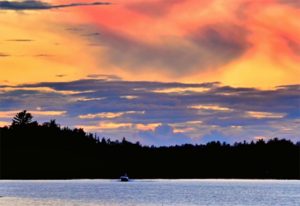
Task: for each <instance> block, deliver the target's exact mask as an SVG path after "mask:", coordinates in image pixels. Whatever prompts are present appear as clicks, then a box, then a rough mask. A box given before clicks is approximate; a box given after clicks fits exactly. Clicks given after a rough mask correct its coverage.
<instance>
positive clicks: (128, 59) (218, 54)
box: [93, 23, 251, 77]
mask: <svg viewBox="0 0 300 206" xmlns="http://www.w3.org/2000/svg"><path fill="white" fill-rule="evenodd" d="M99 31H100V33H101V35H99V38H97V39H95V40H94V41H93V43H100V44H101V45H103V47H106V48H105V49H106V52H105V55H106V56H105V57H106V58H108V59H109V60H110V62H111V63H113V64H116V65H117V66H120V67H122V68H125V69H127V70H133V71H134V72H139V71H140V70H143V71H146V70H147V69H148V70H149V72H150V70H151V71H152V69H153V68H160V72H161V73H162V74H165V73H167V74H168V75H173V76H174V77H179V76H180V77H182V76H185V75H188V74H191V73H193V72H195V71H198V72H199V70H206V69H211V68H213V69H215V68H218V67H219V66H224V65H226V64H227V63H230V62H231V61H234V60H235V59H237V58H239V57H241V56H242V55H243V54H244V53H245V52H246V51H247V49H249V48H250V47H251V45H250V43H249V42H248V41H247V35H248V31H247V30H246V29H245V28H243V27H240V26H237V25H234V24H230V23H224V24H211V25H206V26H203V27H200V28H198V29H196V30H195V31H191V32H189V33H188V34H187V35H186V36H185V37H184V38H182V37H175V36H160V37H159V38H160V39H159V40H158V43H148V42H145V41H141V40H139V39H137V38H135V37H133V36H129V35H126V34H124V33H123V34H122V33H120V32H117V31H113V30H110V29H108V28H106V27H104V26H101V27H100V28H99Z"/></svg>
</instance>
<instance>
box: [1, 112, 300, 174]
mask: <svg viewBox="0 0 300 206" xmlns="http://www.w3.org/2000/svg"><path fill="white" fill-rule="evenodd" d="M32 118H33V117H32V115H31V114H30V113H27V112H26V110H24V111H22V112H20V113H18V114H17V115H16V116H15V117H14V119H13V122H12V124H11V125H10V126H9V127H1V128H0V129H1V131H0V136H1V173H0V175H1V179H70V178H114V179H117V178H119V177H120V175H121V174H122V173H123V172H125V173H127V174H128V176H129V177H130V178H250V179H253V178H259V179H261V178H272V179H299V176H300V172H299V156H300V152H299V148H300V142H297V143H296V144H294V143H293V142H291V141H290V140H285V139H281V140H280V139H278V138H274V139H271V140H268V141H267V142H265V141H264V140H257V141H256V142H253V141H252V142H250V143H248V142H246V141H244V142H243V143H235V144H233V145H229V144H227V143H225V142H223V143H221V142H219V141H218V142H210V143H207V144H206V145H203V144H199V145H198V144H196V145H191V144H184V145H176V146H169V147H155V146H150V147H149V146H143V145H141V144H140V143H139V142H136V143H132V142H129V141H127V140H126V139H125V138H123V140H122V141H118V140H116V141H111V140H110V139H105V138H101V139H100V138H99V137H97V136H96V135H94V134H91V133H86V132H84V130H83V129H81V128H80V129H77V128H75V129H70V128H68V127H63V128H62V127H60V125H59V124H57V123H56V121H55V120H51V121H50V122H45V123H42V124H38V123H37V122H36V121H32Z"/></svg>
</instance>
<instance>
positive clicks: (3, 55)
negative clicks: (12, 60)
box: [0, 52, 11, 57]
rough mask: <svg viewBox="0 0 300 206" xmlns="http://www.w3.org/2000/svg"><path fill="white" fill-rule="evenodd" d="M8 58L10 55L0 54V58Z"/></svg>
mask: <svg viewBox="0 0 300 206" xmlns="http://www.w3.org/2000/svg"><path fill="white" fill-rule="evenodd" d="M9 56H11V55H9V54H6V53H2V52H0V57H9Z"/></svg>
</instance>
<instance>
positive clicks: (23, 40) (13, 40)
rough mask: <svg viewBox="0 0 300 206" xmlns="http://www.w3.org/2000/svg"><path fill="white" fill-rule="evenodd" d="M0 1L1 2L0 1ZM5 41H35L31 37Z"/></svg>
mask: <svg viewBox="0 0 300 206" xmlns="http://www.w3.org/2000/svg"><path fill="white" fill-rule="evenodd" d="M0 3H1V2H0ZM0 5H1V4H0ZM5 41H17V42H31V41H35V40H33V39H7V40H5Z"/></svg>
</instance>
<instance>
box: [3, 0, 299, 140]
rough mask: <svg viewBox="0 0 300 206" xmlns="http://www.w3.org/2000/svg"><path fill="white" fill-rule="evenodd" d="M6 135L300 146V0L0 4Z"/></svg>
mask: <svg viewBox="0 0 300 206" xmlns="http://www.w3.org/2000/svg"><path fill="white" fill-rule="evenodd" d="M0 16H1V18H0V126H4V125H10V124H11V122H12V121H11V119H12V117H13V116H14V115H15V114H16V113H17V112H19V111H21V110H24V109H25V110H27V111H28V112H30V113H32V114H33V116H34V120H37V121H38V122H39V123H43V122H46V121H50V119H56V122H58V123H59V124H60V125H61V126H68V127H70V128H75V127H81V128H83V129H84V130H85V131H86V132H92V133H96V134H97V136H100V137H105V138H110V139H111V140H116V139H118V140H121V139H122V138H123V137H126V139H127V140H129V141H132V142H136V141H139V142H141V144H143V145H156V146H161V145H175V144H178V145H181V144H184V143H191V144H200V143H207V142H210V141H220V142H224V141H225V142H227V143H231V144H233V143H234V142H241V141H244V140H246V141H248V142H250V141H256V140H258V139H266V140H267V139H270V138H274V137H278V138H280V139H282V138H285V139H290V140H291V141H293V142H297V141H300V101H299V100H300V24H299V22H300V1H298V0H260V1H257V0H107V1H101V2H97V1H95V0H93V1H90V0H59V1H58V0H43V1H0Z"/></svg>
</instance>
